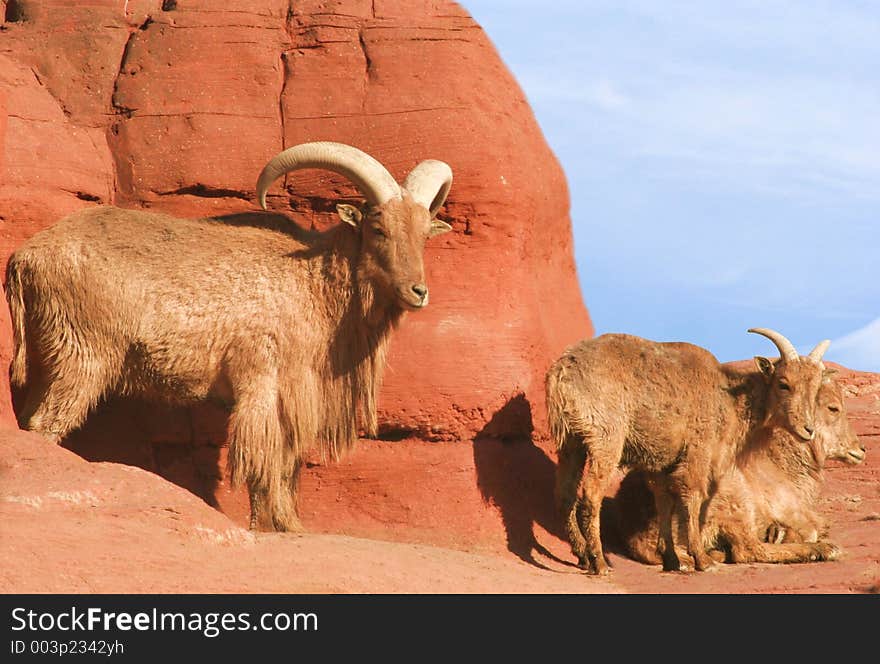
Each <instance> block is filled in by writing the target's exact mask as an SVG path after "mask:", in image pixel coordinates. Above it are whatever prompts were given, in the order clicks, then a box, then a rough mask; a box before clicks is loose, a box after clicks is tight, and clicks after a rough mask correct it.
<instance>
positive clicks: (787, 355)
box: [749, 327, 800, 362]
mask: <svg viewBox="0 0 880 664" xmlns="http://www.w3.org/2000/svg"><path fill="white" fill-rule="evenodd" d="M749 332H754V333H755V334H760V335H762V336H765V337H767V338H768V339H769V340H770V341H772V342H773V343H774V344H776V347H777V348H778V349H779V354H780V355H781V356H782V361H783V362H796V361H797V360H798V359H800V355H798V352H797V350H796V349H795V347H794V345H793V344H792V343H791V342H790V341H789V340H788V339H786V338H785V337H784V336H782V335H781V334H779V332H777V331H775V330H768V329H767V328H766V327H751V328H749Z"/></svg>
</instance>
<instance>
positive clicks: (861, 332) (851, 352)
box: [826, 318, 880, 371]
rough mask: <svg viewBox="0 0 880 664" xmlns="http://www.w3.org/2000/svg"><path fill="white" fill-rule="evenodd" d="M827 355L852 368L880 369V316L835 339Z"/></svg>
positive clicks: (862, 369) (861, 369)
mask: <svg viewBox="0 0 880 664" xmlns="http://www.w3.org/2000/svg"><path fill="white" fill-rule="evenodd" d="M826 357H827V358H828V359H829V360H833V361H834V362H837V363H839V364H842V365H844V366H847V367H849V368H851V369H858V370H860V371H880V318H875V319H874V320H873V321H871V322H870V323H868V324H867V325H865V326H864V327H862V328H859V329H858V330H855V331H854V332H850V333H849V334H847V335H844V336H842V337H840V338H839V339H835V340H834V341H833V342H832V343H831V347H830V348H829V350H828V352H827V353H826Z"/></svg>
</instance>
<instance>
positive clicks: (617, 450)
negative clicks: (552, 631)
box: [580, 436, 623, 575]
mask: <svg viewBox="0 0 880 664" xmlns="http://www.w3.org/2000/svg"><path fill="white" fill-rule="evenodd" d="M585 442H587V441H585ZM591 442H592V443H593V444H590V445H588V446H587V450H588V452H587V463H586V466H587V470H586V472H585V473H584V479H583V500H582V501H581V504H580V508H581V510H580V511H581V519H580V526H581V531H582V532H583V535H584V539H585V540H586V547H585V554H586V560H583V559H582V560H581V564H582V566H584V567H585V568H586V569H587V571H588V572H589V573H591V574H597V575H604V574H608V573H609V572H610V571H611V570H610V568H609V567H608V563H607V562H606V561H605V554H604V552H603V550H602V539H601V533H600V521H599V517H600V512H601V509H602V499H603V498H604V497H605V491H606V489H607V488H608V481H609V479H610V478H611V474H612V472H613V471H614V468H615V467H616V466H617V463H618V461H619V460H620V457H621V452H622V451H623V438H622V436H621V437H615V438H611V439H608V440H602V441H598V440H596V441H591Z"/></svg>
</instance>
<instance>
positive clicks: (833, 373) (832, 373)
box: [822, 369, 837, 379]
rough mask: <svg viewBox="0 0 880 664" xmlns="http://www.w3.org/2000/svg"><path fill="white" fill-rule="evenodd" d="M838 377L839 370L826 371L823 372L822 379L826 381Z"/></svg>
mask: <svg viewBox="0 0 880 664" xmlns="http://www.w3.org/2000/svg"><path fill="white" fill-rule="evenodd" d="M836 375H837V369H825V370H824V371H823V372H822V378H824V379H829V378H831V377H833V376H836Z"/></svg>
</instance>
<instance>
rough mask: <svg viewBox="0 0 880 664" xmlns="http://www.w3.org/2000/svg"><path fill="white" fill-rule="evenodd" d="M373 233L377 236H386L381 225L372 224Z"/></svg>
mask: <svg viewBox="0 0 880 664" xmlns="http://www.w3.org/2000/svg"><path fill="white" fill-rule="evenodd" d="M373 235H378V236H379V237H388V234H387V233H386V232H385V229H383V228H382V227H381V226H373Z"/></svg>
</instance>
